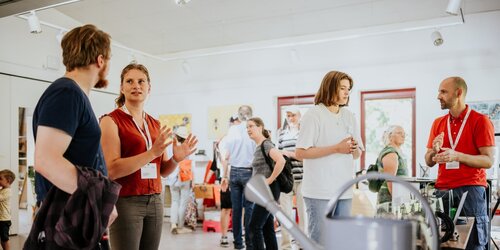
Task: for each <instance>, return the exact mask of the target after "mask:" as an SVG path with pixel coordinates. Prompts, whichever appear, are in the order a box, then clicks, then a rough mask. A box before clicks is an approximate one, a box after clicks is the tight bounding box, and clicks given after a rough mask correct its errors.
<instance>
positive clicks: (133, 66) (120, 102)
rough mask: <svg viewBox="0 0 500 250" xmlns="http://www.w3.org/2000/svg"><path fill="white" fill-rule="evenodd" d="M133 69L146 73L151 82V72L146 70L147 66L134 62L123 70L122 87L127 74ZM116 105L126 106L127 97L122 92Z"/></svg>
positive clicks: (116, 100) (121, 76)
mask: <svg viewBox="0 0 500 250" xmlns="http://www.w3.org/2000/svg"><path fill="white" fill-rule="evenodd" d="M133 69H137V70H140V71H141V72H142V73H144V74H145V75H146V78H147V79H148V83H149V82H151V80H150V79H149V71H148V69H147V68H146V66H144V65H142V64H138V63H135V62H132V63H130V64H129V65H127V66H125V68H123V70H122V73H121V75H120V85H121V84H123V80H125V74H127V73H128V72H129V71H131V70H133ZM115 103H116V106H118V107H121V106H123V105H124V104H125V95H123V93H121V92H120V95H119V96H118V98H116V99H115Z"/></svg>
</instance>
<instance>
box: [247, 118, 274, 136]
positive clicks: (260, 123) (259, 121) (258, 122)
mask: <svg viewBox="0 0 500 250" xmlns="http://www.w3.org/2000/svg"><path fill="white" fill-rule="evenodd" d="M248 121H252V122H253V123H255V125H257V127H260V128H262V135H264V137H266V138H267V139H269V138H270V137H271V135H270V134H269V131H268V130H267V129H266V128H265V127H264V122H263V121H262V119H260V118H259V117H252V118H250V119H248Z"/></svg>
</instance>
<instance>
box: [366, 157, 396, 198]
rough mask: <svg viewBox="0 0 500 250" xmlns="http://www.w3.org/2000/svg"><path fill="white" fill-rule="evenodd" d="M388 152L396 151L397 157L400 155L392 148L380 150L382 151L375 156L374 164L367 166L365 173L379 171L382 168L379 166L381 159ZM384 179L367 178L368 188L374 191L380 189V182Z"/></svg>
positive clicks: (382, 182) (376, 191)
mask: <svg viewBox="0 0 500 250" xmlns="http://www.w3.org/2000/svg"><path fill="white" fill-rule="evenodd" d="M389 153H396V154H397V155H398V158H399V157H400V156H399V153H398V151H394V150H385V151H382V152H380V155H379V157H378V158H377V161H376V162H375V164H371V165H370V166H368V169H367V170H366V173H371V172H375V173H378V172H380V170H382V169H383V167H381V165H382V163H381V160H382V158H383V157H384V156H385V155H387V154H389ZM384 181H385V180H384V179H371V180H368V189H370V191H372V192H374V193H378V191H380V188H381V187H382V184H384Z"/></svg>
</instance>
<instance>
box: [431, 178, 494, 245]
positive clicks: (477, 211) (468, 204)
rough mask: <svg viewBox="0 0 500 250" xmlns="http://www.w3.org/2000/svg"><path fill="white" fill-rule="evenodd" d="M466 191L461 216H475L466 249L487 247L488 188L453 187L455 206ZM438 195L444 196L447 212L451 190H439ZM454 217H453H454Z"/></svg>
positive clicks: (446, 210)
mask: <svg viewBox="0 0 500 250" xmlns="http://www.w3.org/2000/svg"><path fill="white" fill-rule="evenodd" d="M466 191H469V193H467V197H466V199H465V203H464V207H463V208H462V213H461V214H460V216H473V217H475V222H474V226H473V227H472V232H471V234H470V236H469V241H468V242H467V247H466V249H485V248H486V244H487V243H488V239H489V233H488V232H489V217H488V213H487V211H486V189H485V188H484V187H483V186H463V187H458V188H454V189H453V202H454V204H453V207H457V206H458V203H459V202H460V198H461V197H462V194H463V193H465V192H466ZM438 192H439V193H438V194H437V195H438V196H442V197H443V206H444V209H445V212H448V211H449V208H448V202H447V201H448V197H449V190H439V191H438ZM452 219H453V218H452Z"/></svg>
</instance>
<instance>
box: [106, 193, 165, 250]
mask: <svg viewBox="0 0 500 250" xmlns="http://www.w3.org/2000/svg"><path fill="white" fill-rule="evenodd" d="M116 209H117V210H118V218H116V220H115V222H114V223H113V224H112V225H111V227H110V235H109V237H110V241H111V248H112V249H113V250H121V249H127V250H135V249H137V250H139V249H140V250H150V249H151V250H157V249H158V247H159V245H160V238H161V230H162V225H163V203H162V200H161V197H160V195H159V194H154V195H141V196H130V197H120V198H119V199H118V202H117V203H116Z"/></svg>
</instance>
